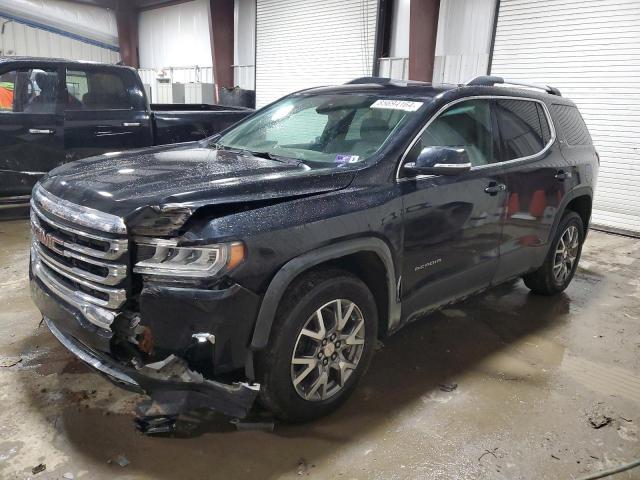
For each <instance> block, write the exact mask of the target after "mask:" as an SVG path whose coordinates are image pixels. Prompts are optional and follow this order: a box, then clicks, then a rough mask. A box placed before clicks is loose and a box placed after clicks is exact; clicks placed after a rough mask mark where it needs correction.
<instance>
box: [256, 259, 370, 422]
mask: <svg viewBox="0 0 640 480" xmlns="http://www.w3.org/2000/svg"><path fill="white" fill-rule="evenodd" d="M377 325H378V318H377V311H376V306H375V301H374V299H373V296H372V294H371V292H370V291H369V289H368V288H367V286H366V285H365V284H364V283H363V282H362V281H361V280H360V279H358V278H357V277H355V276H353V275H351V274H349V273H348V272H344V271H341V270H334V269H331V270H323V271H316V272H311V273H309V274H306V275H304V276H303V277H301V278H300V279H298V280H296V281H295V283H294V284H293V285H292V286H291V287H290V288H289V292H288V294H287V295H286V297H285V298H284V299H283V302H282V304H281V305H280V307H279V309H278V314H277V317H276V320H275V323H274V327H273V330H272V332H271V339H270V343H269V346H268V347H267V348H266V350H265V351H264V352H261V354H260V355H258V357H257V365H256V366H257V374H258V380H259V382H260V383H261V394H260V395H261V396H260V398H261V402H262V403H263V404H264V405H265V406H266V407H267V408H268V409H270V410H271V411H273V412H274V413H275V415H276V416H277V417H278V418H280V419H281V420H284V421H290V422H300V421H307V420H311V419H313V418H316V417H320V416H322V415H325V414H327V413H329V412H331V411H333V410H335V409H336V408H337V407H338V406H339V405H340V404H342V403H343V402H344V401H345V400H346V399H347V398H348V397H349V395H350V394H351V393H352V391H353V390H354V389H355V387H356V384H357V382H358V380H359V379H360V378H361V377H362V375H363V374H364V372H365V370H366V368H367V366H368V364H369V361H370V359H371V356H372V354H373V344H374V342H375V339H376V335H377Z"/></svg>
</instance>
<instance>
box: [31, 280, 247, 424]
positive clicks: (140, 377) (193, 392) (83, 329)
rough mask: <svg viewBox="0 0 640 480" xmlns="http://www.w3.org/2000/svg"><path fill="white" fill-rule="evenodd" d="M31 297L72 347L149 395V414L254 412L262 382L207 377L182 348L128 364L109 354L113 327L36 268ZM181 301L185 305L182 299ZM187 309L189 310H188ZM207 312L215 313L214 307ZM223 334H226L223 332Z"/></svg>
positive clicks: (95, 365) (58, 335)
mask: <svg viewBox="0 0 640 480" xmlns="http://www.w3.org/2000/svg"><path fill="white" fill-rule="evenodd" d="M31 296H32V298H33V300H34V302H35V304H36V306H37V307H38V308H39V310H40V311H41V312H42V314H43V317H44V320H45V322H46V324H47V326H48V327H49V329H50V330H51V332H52V333H53V335H54V336H55V337H56V338H57V339H58V340H59V341H60V343H62V344H63V345H64V346H65V347H66V348H67V349H68V350H70V351H71V352H72V353H73V354H74V355H76V356H77V357H78V358H80V359H81V360H83V361H84V362H86V363H87V364H89V365H90V366H91V367H93V368H94V369H96V370H97V371H98V372H100V373H102V374H103V375H105V376H106V377H107V378H108V379H109V380H111V381H112V382H114V383H115V384H116V385H118V386H120V387H122V388H125V389H127V390H132V391H135V392H139V393H145V394H147V395H148V396H149V397H150V398H151V400H152V403H151V406H150V407H149V408H148V409H147V411H146V412H144V415H145V416H158V417H159V416H175V415H179V414H181V413H187V412H190V411H193V410H198V409H208V410H215V411H217V412H220V413H222V414H224V415H228V416H231V417H237V418H244V417H246V416H247V414H248V413H249V411H250V410H251V408H252V406H253V403H254V401H255V399H256V396H257V395H258V392H259V388H260V387H259V385H258V384H249V383H246V382H235V383H230V384H227V383H222V382H219V381H216V380H212V379H209V378H204V377H203V376H202V374H200V373H198V372H196V371H194V370H192V369H191V368H189V365H188V363H187V361H186V360H185V358H183V357H182V355H181V353H182V351H181V350H180V349H176V350H174V353H175V354H168V355H166V356H165V358H164V360H162V361H159V362H158V361H156V362H154V363H148V364H145V365H143V364H140V365H136V364H133V365H131V366H129V365H127V364H124V363H123V362H121V361H119V360H117V359H116V358H115V357H114V356H113V355H112V354H111V353H110V352H111V343H112V339H113V338H114V333H113V332H112V331H111V330H110V329H105V328H101V327H100V326H98V325H96V324H95V323H94V322H92V321H91V320H90V319H88V318H87V316H86V314H85V312H83V311H82V310H81V309H80V308H78V305H76V304H74V303H72V302H70V301H64V300H63V299H62V298H61V295H60V292H58V291H57V290H53V289H51V288H50V287H49V285H47V284H45V283H44V282H42V279H41V278H40V277H36V276H35V275H34V272H33V271H32V272H31ZM65 298H66V297H65ZM165 302H167V303H172V302H168V301H167V300H166V296H165ZM176 303H177V304H178V305H180V301H179V299H178V301H177V302H176ZM200 303H201V304H203V301H202V300H200ZM204 306H205V307H206V304H205V305H204ZM182 312H183V313H190V312H185V310H184V309H183V310H182ZM204 313H208V314H209V316H211V315H212V313H211V309H210V308H207V311H205V312H204ZM204 313H202V314H201V315H203V314H204ZM214 316H215V315H214ZM182 327H183V329H185V328H186V327H187V326H186V325H184V323H183V324H182ZM194 328H197V325H194ZM160 332H162V330H160ZM160 336H161V337H162V335H160ZM168 336H169V335H167V337H168ZM221 338H224V336H222V335H221ZM175 340H176V339H175V338H174V341H175ZM177 343H179V342H177ZM225 345H227V343H225ZM226 350H229V349H226Z"/></svg>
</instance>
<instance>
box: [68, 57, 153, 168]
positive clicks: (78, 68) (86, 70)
mask: <svg viewBox="0 0 640 480" xmlns="http://www.w3.org/2000/svg"><path fill="white" fill-rule="evenodd" d="M65 86H66V89H67V92H66V96H65V105H64V130H65V147H66V150H67V153H66V155H67V161H72V160H77V159H79V158H84V157H88V156H91V155H98V154H101V153H105V152H110V151H119V150H127V149H132V148H140V147H146V146H149V145H152V143H153V132H152V130H151V119H150V116H149V111H148V106H147V104H146V100H145V96H144V93H143V91H142V86H141V85H140V82H139V80H138V78H137V75H136V73H135V72H134V71H133V70H129V69H126V68H117V67H105V66H100V65H95V66H94V65H89V66H87V65H73V64H72V65H68V66H67V67H66V71H65Z"/></svg>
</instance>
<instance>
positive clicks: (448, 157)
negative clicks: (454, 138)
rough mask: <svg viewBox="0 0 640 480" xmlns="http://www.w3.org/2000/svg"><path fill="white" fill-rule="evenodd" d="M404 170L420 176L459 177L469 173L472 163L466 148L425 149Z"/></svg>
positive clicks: (406, 164)
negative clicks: (461, 174) (460, 174)
mask: <svg viewBox="0 0 640 480" xmlns="http://www.w3.org/2000/svg"><path fill="white" fill-rule="evenodd" d="M403 168H404V169H405V170H407V171H409V172H411V173H414V174H418V175H457V174H459V173H463V172H467V171H469V170H470V169H471V161H470V160H469V155H467V152H466V150H465V149H464V148H459V147H458V148H456V147H425V148H423V149H422V151H421V152H420V155H418V158H417V159H416V161H415V162H409V163H405V164H404V167H403Z"/></svg>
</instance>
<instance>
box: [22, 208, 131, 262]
mask: <svg viewBox="0 0 640 480" xmlns="http://www.w3.org/2000/svg"><path fill="white" fill-rule="evenodd" d="M31 212H32V216H31V222H32V223H34V224H36V225H38V226H40V221H43V222H45V223H48V224H50V225H53V226H54V227H55V228H58V229H60V230H64V231H66V232H70V233H72V234H74V235H79V236H81V237H85V238H89V239H92V240H98V241H101V242H105V243H108V244H109V245H110V247H109V250H107V251H106V252H105V251H102V250H96V249H94V248H90V247H85V246H83V245H78V244H77V243H70V242H66V241H64V240H62V239H58V243H60V244H61V245H63V246H64V247H65V248H68V249H69V250H75V251H76V252H80V253H84V254H87V255H91V256H92V257H97V258H104V259H107V260H115V259H117V258H119V257H121V256H122V255H123V254H124V253H126V252H127V250H128V248H129V241H128V240H127V239H126V238H108V237H102V236H100V235H94V234H91V233H87V232H84V231H82V230H77V229H75V228H72V227H69V226H67V225H63V224H61V223H58V222H56V221H55V220H52V219H51V218H50V217H48V216H46V215H45V214H44V213H42V211H40V209H39V208H38V206H37V205H36V204H35V202H34V201H33V200H32V201H31ZM54 237H55V235H54ZM56 238H58V237H56Z"/></svg>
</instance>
